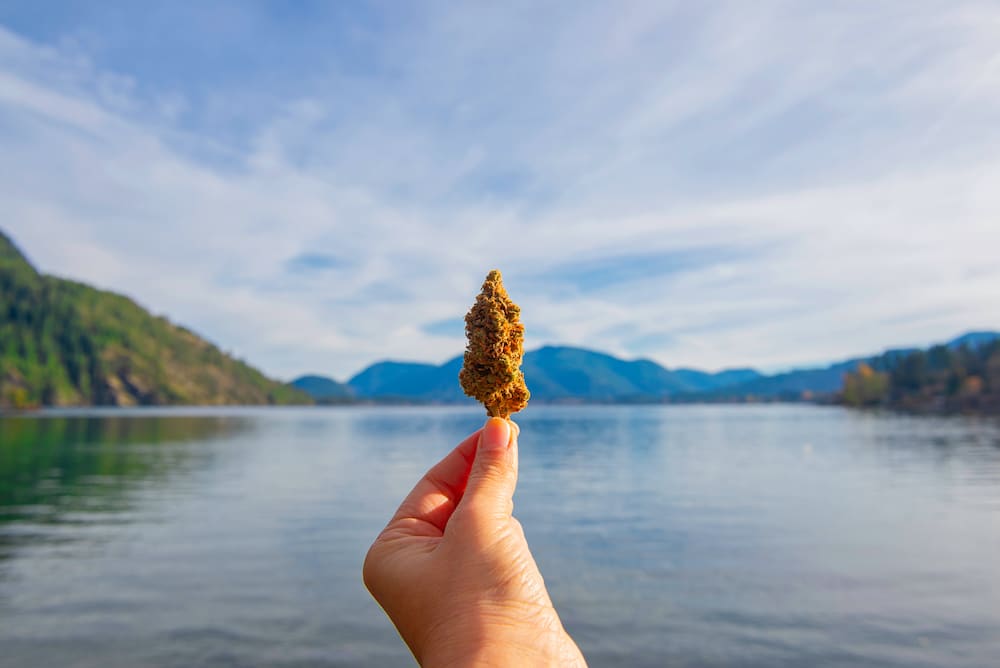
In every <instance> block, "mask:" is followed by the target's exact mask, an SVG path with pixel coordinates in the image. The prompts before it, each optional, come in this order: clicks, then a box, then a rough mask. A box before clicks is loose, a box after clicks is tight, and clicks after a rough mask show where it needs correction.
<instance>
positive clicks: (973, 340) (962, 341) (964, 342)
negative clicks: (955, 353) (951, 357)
mask: <svg viewBox="0 0 1000 668" xmlns="http://www.w3.org/2000/svg"><path fill="white" fill-rule="evenodd" d="M997 339H1000V332H969V333H967V334H963V335H962V336H956V337H955V338H954V339H952V340H951V341H949V342H948V343H947V344H945V345H947V346H948V347H949V348H951V349H953V350H954V349H955V348H961V347H962V346H969V347H970V348H979V347H980V346H984V345H986V344H988V343H993V342H994V341H996V340H997Z"/></svg>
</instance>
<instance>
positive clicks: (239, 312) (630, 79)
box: [0, 0, 1000, 378]
mask: <svg viewBox="0 0 1000 668" xmlns="http://www.w3.org/2000/svg"><path fill="white" fill-rule="evenodd" d="M209 5H211V6H209ZM0 172H2V175H3V178H2V179H0V201H2V202H3V203H4V214H5V215H4V217H3V222H2V223H0V225H2V226H3V227H4V228H5V229H6V230H7V231H8V232H9V233H10V234H12V235H13V236H14V237H15V239H16V240H17V241H18V242H19V243H20V245H21V246H22V247H23V248H24V249H25V251H26V252H27V253H28V254H29V256H30V257H31V258H32V259H33V260H34V261H35V262H36V264H38V265H39V267H40V268H42V269H43V270H45V271H47V272H50V273H55V274H59V275H63V276H69V277H72V278H76V279H78V280H84V281H88V282H91V283H94V284H96V285H98V286H100V287H104V288H109V289H114V290H117V291H120V292H124V293H126V294H128V295H130V296H132V297H134V298H135V299H137V300H138V301H140V302H141V303H143V304H144V305H147V306H148V307H150V308H151V309H152V310H154V311H156V312H158V313H164V314H166V315H167V316H168V317H170V318H171V319H173V320H175V321H177V322H180V323H183V324H185V325H187V326H190V327H191V328H193V329H195V330H196V331H198V332H200V333H202V334H204V335H205V336H207V337H209V338H210V339H212V340H213V341H216V342H217V343H219V344H220V345H221V346H223V347H224V348H225V349H227V350H231V351H233V352H235V353H236V354H238V355H240V356H242V357H244V358H246V359H248V360H250V361H252V362H253V363H255V364H257V365H258V366H260V367H262V368H263V369H264V370H265V371H267V372H269V373H272V374H274V375H277V376H279V377H284V378H289V377H292V376H294V375H297V374H299V373H305V372H320V373H326V374H331V375H334V376H335V377H338V378H344V377H346V376H348V375H350V374H352V373H354V372H356V371H358V370H359V369H360V368H361V367H363V366H364V365H366V364H367V363H370V362H372V361H374V360H377V359H384V358H394V359H416V360H423V361H432V362H438V361H443V360H445V359H447V358H449V357H451V356H452V355H455V354H457V353H459V352H460V351H461V350H462V347H463V339H462V332H461V327H460V318H461V317H462V315H463V314H464V312H465V310H466V309H467V308H468V306H469V305H470V304H471V302H472V300H473V298H474V296H475V294H476V292H477V291H478V287H479V284H480V283H481V281H482V278H483V277H484V276H485V274H486V272H487V271H488V270H489V269H491V268H493V267H498V268H500V269H501V270H502V271H503V272H504V276H505V281H506V283H507V285H508V288H509V290H510V292H511V294H512V296H513V297H514V298H515V299H516V300H517V301H518V302H519V303H520V304H521V306H522V310H523V317H524V320H525V323H526V326H527V343H528V346H529V347H536V346H539V345H542V344H546V343H562V344H574V345H583V346H588V347H594V348H600V349H603V350H607V351H609V352H612V353H615V354H619V355H622V356H626V357H650V358H653V359H656V360H657V361H659V362H661V363H663V364H665V365H667V366H671V367H676V366H688V367H691V366H694V367H704V368H710V369H718V368H722V367H726V366H733V365H747V364H752V365H756V366H759V367H763V368H767V369H774V368H781V367H786V366H791V365H797V364H807V363H813V362H821V361H825V360H833V359H838V358H842V357H845V356H849V355H854V354H860V353H866V352H870V351H876V350H879V349H881V348H883V347H885V346H890V345H910V344H924V343H928V342H932V341H937V340H942V339H945V338H948V337H950V336H952V335H954V334H957V333H959V332H961V331H964V330H967V329H972V328H1000V262H997V261H996V249H997V248H998V247H1000V187H997V185H996V184H997V183H1000V5H997V4H996V3H995V2H962V1H948V2H928V1H924V0H907V1H900V2H891V1H890V2H881V3H870V2H829V3H801V2H766V1H765V2H759V3H743V2H704V3H689V2H678V3H670V2H632V1H626V2H620V3H618V2H616V3H608V2H586V1H575V2H564V3H561V2H554V3H519V2H507V3H485V2H483V3H446V2H441V3H437V2H419V3H399V2H341V3H327V2H298V3H284V2H268V3H263V2H262V3H252V2H214V3H166V2H164V3H158V4H154V3H133V2H125V1H117V0H109V1H108V2H102V3H94V2H62V3H38V2H32V1H25V2H18V1H16V0H13V1H12V0H7V1H6V2H4V3H3V4H0Z"/></svg>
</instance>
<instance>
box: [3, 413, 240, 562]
mask: <svg viewBox="0 0 1000 668" xmlns="http://www.w3.org/2000/svg"><path fill="white" fill-rule="evenodd" d="M248 426H249V423H248V422H247V421H246V420H243V419H238V418H232V417H183V416H181V417H168V416H141V417H135V416H121V415H118V416H111V415H101V416H95V417H81V416H68V417H66V416H61V417H34V416H29V417H8V418H2V419H0V558H3V557H4V556H7V555H9V554H10V552H11V550H13V549H14V548H15V547H17V546H18V545H19V544H37V542H38V541H39V540H45V541H48V542H52V543H58V542H64V541H65V540H68V539H69V538H70V537H71V536H72V533H69V532H66V533H60V532H58V531H56V530H54V529H53V528H48V529H44V530H43V529H41V527H42V526H43V525H67V526H69V525H78V526H85V525H89V524H93V523H94V522H95V521H103V522H112V521H115V518H114V516H115V515H121V514H122V513H124V512H125V511H127V510H129V508H130V504H131V499H130V492H131V491H133V490H134V489H136V488H137V487H139V486H141V485H143V484H147V483H155V482H156V481H162V480H164V479H166V478H167V477H168V476H170V475H173V474H175V473H183V472H184V471H189V470H192V469H196V468H201V467H204V466H206V465H208V464H209V463H210V462H208V461H206V458H210V457H211V456H212V453H211V452H210V451H205V450H192V449H189V448H184V447H175V446H178V445H181V444H184V443H189V442H194V441H202V440H210V439H217V438H221V437H223V436H229V437H232V436H236V435H238V434H240V433H242V432H244V431H246V429H247V428H248Z"/></svg>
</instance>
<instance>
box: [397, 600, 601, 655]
mask: <svg viewBox="0 0 1000 668" xmlns="http://www.w3.org/2000/svg"><path fill="white" fill-rule="evenodd" d="M438 631H439V632H438V633H434V634H433V636H431V637H428V641H427V642H425V643H423V646H424V647H426V648H428V650H427V651H426V652H425V653H423V654H422V655H417V656H416V658H417V660H418V662H419V663H420V665H421V666H423V668H471V667H473V666H477V667H478V666H497V667H500V666H560V667H562V666H566V667H574V668H576V667H583V668H586V665H587V664H586V662H585V661H584V659H583V655H582V654H581V653H580V650H579V648H577V646H576V643H575V642H573V639H572V638H570V636H569V634H568V633H566V630H565V629H564V628H563V626H562V622H561V621H560V620H559V616H558V614H556V611H555V609H554V608H552V607H551V606H549V607H546V608H531V609H519V610H516V611H510V610H505V611H498V610H479V611H476V612H474V613H471V614H465V615H462V616H461V619H460V620H457V619H453V620H452V622H451V623H447V624H443V625H441V626H439V628H438ZM415 654H416V652H415Z"/></svg>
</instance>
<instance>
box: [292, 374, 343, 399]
mask: <svg viewBox="0 0 1000 668" xmlns="http://www.w3.org/2000/svg"><path fill="white" fill-rule="evenodd" d="M289 384H290V385H291V386H292V387H296V388H298V389H300V390H302V391H303V392H305V393H306V394H308V395H310V396H311V397H312V398H313V399H315V400H317V401H326V400H331V399H350V398H352V397H354V390H352V389H351V388H350V387H348V386H347V385H345V384H344V383H338V382H337V381H335V380H333V379H332V378H327V377H326V376H300V377H298V378H296V379H295V380H293V381H292V382H291V383H289Z"/></svg>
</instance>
